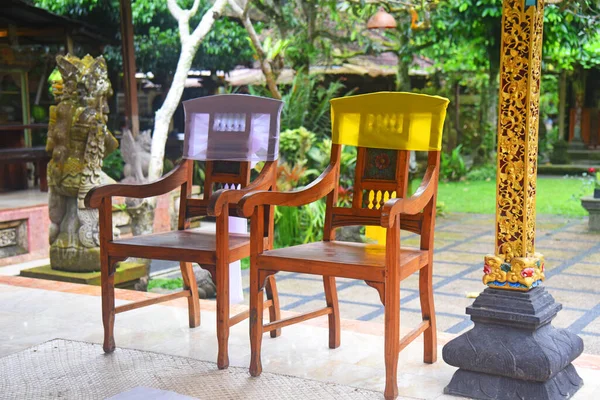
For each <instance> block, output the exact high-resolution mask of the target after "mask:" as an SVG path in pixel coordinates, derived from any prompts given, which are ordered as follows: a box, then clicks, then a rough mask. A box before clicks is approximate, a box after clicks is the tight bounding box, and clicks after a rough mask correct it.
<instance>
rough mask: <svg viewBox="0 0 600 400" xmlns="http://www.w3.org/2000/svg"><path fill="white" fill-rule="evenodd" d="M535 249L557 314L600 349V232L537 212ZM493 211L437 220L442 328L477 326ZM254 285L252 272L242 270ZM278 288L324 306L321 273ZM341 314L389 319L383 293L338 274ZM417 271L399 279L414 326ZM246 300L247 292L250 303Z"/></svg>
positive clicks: (288, 306) (404, 310)
mask: <svg viewBox="0 0 600 400" xmlns="http://www.w3.org/2000/svg"><path fill="white" fill-rule="evenodd" d="M536 237H537V240H536V251H538V252H540V253H542V254H543V255H544V256H545V259H546V282H545V285H546V287H547V288H548V291H549V292H550V293H551V294H552V295H553V296H554V298H555V299H556V300H557V301H558V302H560V303H562V305H563V310H562V311H561V312H560V313H559V314H558V316H557V317H556V319H555V320H554V325H555V326H557V327H563V328H568V329H570V330H571V331H573V332H574V333H576V334H578V335H580V336H581V337H582V338H583V340H584V342H585V352H586V353H592V354H600V286H599V284H600V234H597V233H596V234H594V233H589V232H588V231H587V219H585V218H573V219H568V218H565V217H560V216H544V215H542V216H538V218H537V236H536ZM401 243H402V244H404V245H406V246H417V245H418V236H417V235H415V234H411V233H406V234H404V235H403V236H402V240H401ZM493 246H494V216H493V215H478V214H452V215H450V216H447V217H444V218H438V220H437V226H436V233H435V255H434V271H433V274H434V275H433V276H434V277H433V284H434V291H435V306H436V314H437V323H438V330H439V331H441V332H447V333H450V334H459V333H461V332H463V331H465V330H467V329H469V328H470V327H471V326H472V323H471V321H470V318H469V317H468V316H467V315H466V314H465V308H466V307H467V306H468V305H470V304H471V303H472V302H473V298H469V297H467V296H468V295H473V294H474V295H476V294H477V293H479V292H481V291H482V290H483V289H484V288H485V287H484V285H483V284H482V282H481V277H482V273H483V272H482V270H483V257H484V255H486V254H489V253H493ZM243 280H244V287H245V288H246V293H247V287H248V271H243ZM277 287H278V290H279V296H280V301H281V306H282V309H283V310H287V311H295V312H305V311H310V310H314V309H317V308H320V307H323V305H324V302H325V297H324V294H323V285H322V280H321V279H320V278H318V277H316V276H311V275H302V274H293V273H279V274H277ZM337 287H338V295H339V301H340V312H341V316H342V318H345V319H356V320H359V321H369V322H380V323H383V306H382V305H381V303H380V301H379V297H378V295H377V292H376V291H375V290H374V289H372V288H370V287H368V286H367V285H366V284H365V283H364V282H362V281H357V280H350V279H338V280H337ZM417 288H418V275H417V274H414V275H413V276H411V277H409V278H408V279H406V280H405V281H403V282H402V284H401V299H400V302H401V317H400V320H401V327H402V328H403V330H405V331H408V330H410V329H412V327H414V326H416V325H417V324H418V323H419V321H420V320H421V310H420V304H419V297H418V291H417ZM247 300H248V299H247V298H246V301H247Z"/></svg>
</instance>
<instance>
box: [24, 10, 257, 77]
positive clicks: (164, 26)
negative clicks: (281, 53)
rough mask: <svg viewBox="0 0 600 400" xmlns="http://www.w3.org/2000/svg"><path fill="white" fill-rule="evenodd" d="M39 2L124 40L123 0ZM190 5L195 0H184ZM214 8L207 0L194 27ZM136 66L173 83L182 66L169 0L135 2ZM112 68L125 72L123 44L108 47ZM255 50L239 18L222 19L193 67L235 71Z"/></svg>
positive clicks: (203, 46)
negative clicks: (179, 63) (168, 6)
mask: <svg viewBox="0 0 600 400" xmlns="http://www.w3.org/2000/svg"><path fill="white" fill-rule="evenodd" d="M34 1H35V4H36V5H37V6H39V7H42V8H46V9H48V10H50V11H52V12H55V13H57V14H60V15H65V16H68V17H70V18H73V19H77V20H80V21H82V22H86V23H89V24H91V25H93V26H95V27H98V28H100V29H101V30H102V31H103V32H104V34H105V35H106V36H107V37H112V38H114V40H115V42H117V41H118V40H120V28H119V0H34ZM178 3H179V4H180V6H182V7H184V8H188V9H189V8H190V7H191V6H192V4H193V0H182V1H178ZM209 7H210V2H209V1H207V0H203V1H201V4H200V8H199V11H198V13H197V14H196V15H195V16H194V17H193V18H192V19H191V21H190V28H191V29H194V27H195V26H197V24H198V22H199V21H200V19H201V17H202V15H203V14H204V12H205V11H206V10H207V9H208V8H209ZM131 10H132V18H133V26H134V47H135V56H136V66H137V68H138V70H141V71H145V72H148V71H152V73H153V74H154V76H155V81H157V82H159V83H167V84H168V83H169V81H170V79H171V77H172V76H173V74H174V72H175V68H176V67H177V61H178V60H179V53H180V50H181V46H180V43H179V33H178V29H179V28H178V25H177V21H176V20H175V19H174V18H173V17H172V16H171V14H170V12H169V10H168V8H167V2H166V1H165V0H136V1H133V2H132V4H131ZM104 55H105V58H106V59H107V62H108V65H109V68H110V69H111V71H113V73H121V72H122V70H123V67H122V56H121V49H120V47H119V46H107V47H106V48H105V50H104ZM252 55H253V51H252V48H251V47H250V46H249V44H248V42H247V40H246V32H245V30H244V28H243V27H242V26H241V25H240V24H239V23H238V22H237V21H235V20H231V19H228V18H219V19H217V20H216V21H215V24H214V26H213V28H212V30H211V31H210V32H209V33H208V35H207V36H206V38H205V39H204V41H203V42H202V43H201V45H200V48H199V49H198V52H197V54H196V57H195V58H194V61H193V63H192V68H197V69H206V70H211V71H216V70H223V71H229V70H231V69H233V68H234V67H235V66H236V65H238V64H249V63H250V62H251V61H252Z"/></svg>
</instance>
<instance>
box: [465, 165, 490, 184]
mask: <svg viewBox="0 0 600 400" xmlns="http://www.w3.org/2000/svg"><path fill="white" fill-rule="evenodd" d="M466 178H467V180H469V181H492V180H495V179H496V164H486V165H482V166H480V167H475V168H473V169H471V170H470V171H469V172H467V175H466Z"/></svg>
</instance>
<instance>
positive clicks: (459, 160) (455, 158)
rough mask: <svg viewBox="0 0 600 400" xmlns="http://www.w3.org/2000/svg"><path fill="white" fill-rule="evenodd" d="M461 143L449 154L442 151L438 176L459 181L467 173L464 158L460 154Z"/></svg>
mask: <svg viewBox="0 0 600 400" xmlns="http://www.w3.org/2000/svg"><path fill="white" fill-rule="evenodd" d="M461 149H462V145H461V144H460V145H458V146H456V148H455V149H453V150H452V152H451V153H450V155H448V154H446V153H442V160H441V165H440V178H442V179H443V180H447V181H459V180H461V179H462V178H464V177H465V175H466V174H467V167H466V166H465V160H464V159H463V156H462V155H461V153H460V152H461Z"/></svg>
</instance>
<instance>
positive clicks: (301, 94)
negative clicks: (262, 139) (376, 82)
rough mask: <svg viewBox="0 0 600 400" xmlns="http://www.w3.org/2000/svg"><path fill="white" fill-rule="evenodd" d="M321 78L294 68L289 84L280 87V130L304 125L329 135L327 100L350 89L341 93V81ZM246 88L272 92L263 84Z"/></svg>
mask: <svg viewBox="0 0 600 400" xmlns="http://www.w3.org/2000/svg"><path fill="white" fill-rule="evenodd" d="M323 80H324V78H323V76H321V75H309V74H307V73H306V72H304V71H302V70H301V71H297V72H296V75H295V76H294V80H293V81H292V85H291V86H289V87H288V88H285V89H284V90H282V92H283V97H282V100H283V102H284V106H283V111H282V113H281V129H282V130H287V129H297V128H300V127H304V128H306V129H307V130H308V131H310V132H314V133H316V134H317V136H318V137H319V138H324V137H326V136H328V133H329V132H330V130H331V120H330V108H329V101H330V100H331V99H334V98H336V97H339V96H340V95H342V96H347V95H349V94H351V92H348V93H340V92H341V91H342V89H343V88H344V85H343V84H342V83H341V82H338V81H334V82H331V83H330V84H329V85H328V86H324V85H323ZM248 90H249V92H250V94H252V95H256V96H266V97H270V96H271V94H270V92H269V91H268V90H267V89H266V88H265V87H263V86H249V87H248Z"/></svg>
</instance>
